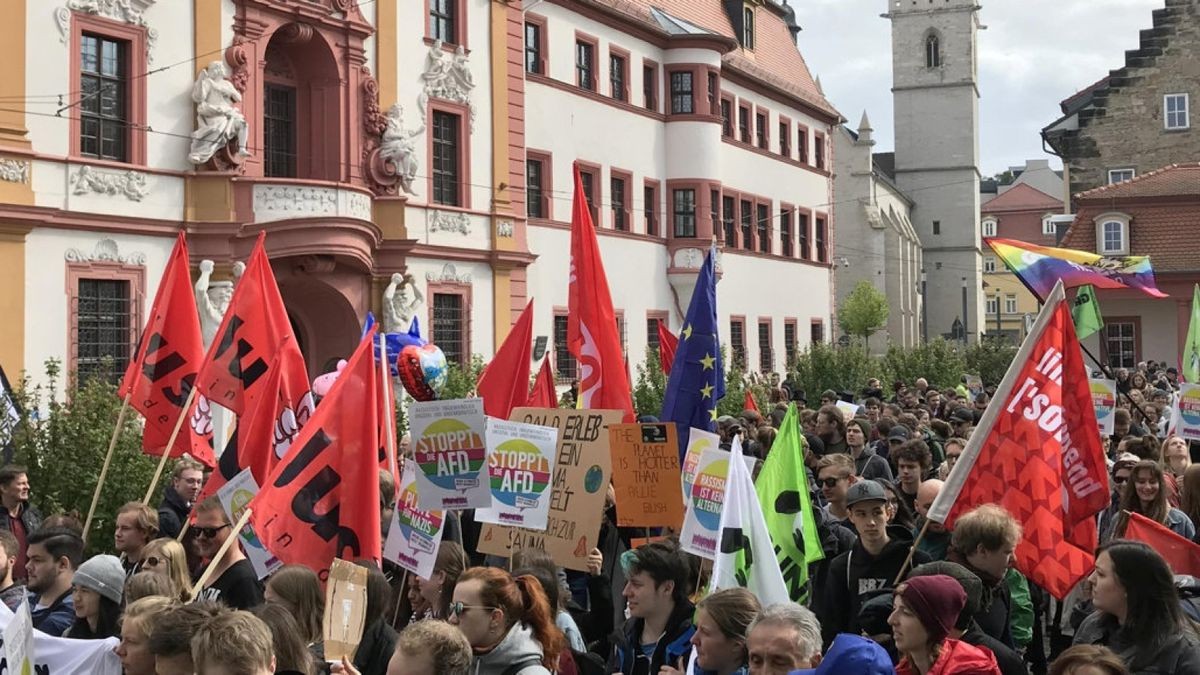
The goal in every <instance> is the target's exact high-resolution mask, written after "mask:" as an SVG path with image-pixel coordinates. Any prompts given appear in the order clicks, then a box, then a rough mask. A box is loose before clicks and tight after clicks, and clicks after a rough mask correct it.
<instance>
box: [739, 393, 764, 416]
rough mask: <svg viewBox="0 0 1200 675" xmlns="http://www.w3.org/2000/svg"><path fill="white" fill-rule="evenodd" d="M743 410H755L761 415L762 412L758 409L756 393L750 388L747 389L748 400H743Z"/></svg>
mask: <svg viewBox="0 0 1200 675" xmlns="http://www.w3.org/2000/svg"><path fill="white" fill-rule="evenodd" d="M742 410H753V411H754V412H756V413H758V414H760V415H761V414H762V413H761V412H759V411H758V404H757V403H755V402H754V394H753V393H752V392H751V391H750V389H749V388H747V389H746V400H745V401H743V402H742Z"/></svg>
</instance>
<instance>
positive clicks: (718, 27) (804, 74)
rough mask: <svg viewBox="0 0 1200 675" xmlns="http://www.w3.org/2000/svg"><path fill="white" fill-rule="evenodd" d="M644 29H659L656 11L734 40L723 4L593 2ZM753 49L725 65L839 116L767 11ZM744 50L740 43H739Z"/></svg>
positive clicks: (717, 0)
mask: <svg viewBox="0 0 1200 675" xmlns="http://www.w3.org/2000/svg"><path fill="white" fill-rule="evenodd" d="M594 1H595V2H597V3H598V4H603V5H607V6H609V7H611V8H613V9H616V10H618V11H620V12H622V13H623V14H626V15H628V16H631V17H634V18H637V19H639V20H640V21H641V22H642V23H649V24H652V25H653V26H654V27H656V28H657V24H656V22H655V21H654V19H653V18H652V17H651V15H650V9H651V8H652V7H653V8H655V9H658V10H659V11H662V12H665V13H667V14H669V15H671V16H673V17H676V18H679V19H683V20H684V21H687V22H688V23H692V24H695V25H696V26H698V27H700V28H703V29H705V30H708V31H711V32H713V33H715V34H717V35H720V36H722V37H727V38H731V39H736V37H737V36H736V35H734V32H733V25H732V24H730V22H729V16H728V15H727V14H725V9H724V8H723V7H722V5H721V0H594ZM756 16H757V21H756V26H755V28H756V29H757V33H756V39H757V44H755V49H753V50H746V49H743V48H742V47H741V46H739V47H737V48H736V49H734V50H733V51H732V52H730V53H728V54H726V55H725V56H724V59H723V60H724V62H725V63H726V64H727V65H730V66H732V67H733V68H734V69H736V70H738V71H741V72H743V73H745V74H746V75H748V76H750V77H752V78H755V79H758V80H761V81H763V82H765V83H767V84H769V85H771V86H773V87H776V88H778V89H781V90H783V91H784V92H787V93H788V94H791V95H792V96H795V97H796V98H799V99H801V100H803V101H805V102H806V103H808V104H809V105H811V106H813V107H814V108H816V109H818V110H821V111H823V112H825V113H827V114H829V115H831V116H833V117H836V118H839V119H840V118H841V114H840V113H839V112H838V111H837V109H836V108H834V107H833V104H831V103H830V102H829V100H828V99H826V98H825V95H824V94H823V93H821V90H820V88H818V87H817V83H816V80H815V79H814V78H813V76H812V72H811V71H809V69H808V64H807V63H805V61H804V56H803V55H801V54H800V50H799V48H797V47H796V43H795V41H794V40H793V39H792V34H791V32H790V31H789V30H788V26H787V23H786V22H784V20H783V18H782V17H780V16H779V15H778V14H776V13H775V12H774V11H773V10H772V9H770V8H768V7H761V8H760V9H759V11H758V12H757V13H756ZM739 44H740V43H739Z"/></svg>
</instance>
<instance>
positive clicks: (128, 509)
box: [117, 502, 158, 541]
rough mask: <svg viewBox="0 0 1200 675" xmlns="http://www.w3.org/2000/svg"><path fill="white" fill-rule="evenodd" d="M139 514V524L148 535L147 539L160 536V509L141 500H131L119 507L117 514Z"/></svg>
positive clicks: (140, 528)
mask: <svg viewBox="0 0 1200 675" xmlns="http://www.w3.org/2000/svg"><path fill="white" fill-rule="evenodd" d="M126 513H136V514H137V526H138V529H139V530H141V531H142V532H143V533H144V534H145V535H146V541H150V540H151V539H153V538H155V537H157V536H158V511H155V510H154V509H151V508H150V507H149V506H146V505H145V504H143V503H141V502H129V503H127V504H125V505H124V506H122V507H121V508H119V509H117V515H118V516H121V515H124V514H126Z"/></svg>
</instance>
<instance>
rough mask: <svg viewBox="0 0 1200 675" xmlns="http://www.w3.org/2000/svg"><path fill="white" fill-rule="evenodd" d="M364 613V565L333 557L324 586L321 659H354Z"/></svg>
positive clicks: (365, 585)
mask: <svg viewBox="0 0 1200 675" xmlns="http://www.w3.org/2000/svg"><path fill="white" fill-rule="evenodd" d="M366 616H367V568H365V567H362V566H359V565H355V564H354V563H351V562H346V561H345V560H342V559H341V558H334V559H333V564H332V565H330V567H329V583H328V585H327V586H326V587H325V621H324V622H323V624H324V631H323V632H324V635H325V643H324V647H325V661H326V662H328V663H340V662H341V661H342V659H343V658H345V660H347V661H353V660H354V652H356V651H358V644H359V643H360V642H362V635H363V628H365V627H366Z"/></svg>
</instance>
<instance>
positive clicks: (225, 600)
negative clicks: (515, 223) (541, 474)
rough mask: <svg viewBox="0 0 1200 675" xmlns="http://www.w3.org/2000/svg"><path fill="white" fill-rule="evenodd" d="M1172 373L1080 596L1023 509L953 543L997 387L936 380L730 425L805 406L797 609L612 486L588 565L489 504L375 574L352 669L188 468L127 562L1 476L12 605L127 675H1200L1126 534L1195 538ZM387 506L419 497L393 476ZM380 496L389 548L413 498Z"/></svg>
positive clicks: (138, 534)
mask: <svg viewBox="0 0 1200 675" xmlns="http://www.w3.org/2000/svg"><path fill="white" fill-rule="evenodd" d="M1172 370H1173V369H1166V368H1162V367H1156V365H1155V364H1148V365H1147V366H1145V367H1142V368H1139V369H1137V370H1136V371H1135V372H1133V373H1131V374H1126V375H1125V376H1124V378H1123V383H1124V384H1123V386H1124V387H1125V392H1126V393H1128V394H1130V396H1128V397H1123V398H1122V401H1121V402H1120V403H1119V405H1120V406H1121V407H1120V408H1119V410H1118V415H1117V425H1116V432H1115V433H1114V434H1113V435H1112V436H1111V437H1110V438H1106V439H1105V441H1106V447H1107V448H1108V450H1109V458H1110V463H1111V479H1112V480H1111V490H1112V500H1111V504H1112V506H1111V507H1110V508H1109V509H1108V510H1106V511H1105V512H1104V513H1103V514H1101V516H1100V518H1099V523H1098V525H1099V528H1100V533H1101V535H1100V543H1101V545H1100V548H1099V550H1098V552H1097V560H1096V565H1095V570H1094V571H1093V572H1092V573H1091V574H1090V575H1089V576H1088V577H1087V578H1086V579H1084V580H1083V581H1082V582H1080V584H1079V585H1078V586H1077V587H1076V588H1075V589H1074V590H1073V591H1072V593H1071V595H1069V596H1068V597H1067V598H1066V599H1065V600H1063V601H1058V600H1055V599H1053V598H1051V597H1050V596H1049V595H1048V594H1047V593H1046V592H1044V591H1043V590H1042V589H1040V588H1038V587H1037V586H1036V585H1035V584H1032V583H1030V582H1029V580H1028V579H1026V578H1025V577H1024V576H1023V575H1022V574H1021V573H1020V572H1018V571H1017V570H1016V569H1014V567H1013V562H1014V559H1013V552H1014V549H1015V548H1016V546H1017V543H1018V541H1019V540H1020V538H1021V532H1022V524H1021V523H1020V522H1018V521H1017V520H1016V519H1015V518H1014V517H1013V516H1012V515H1011V514H1009V513H1008V512H1006V511H1005V510H1004V509H1003V508H1001V507H1000V506H998V505H994V504H986V505H982V506H979V507H977V508H975V509H973V510H971V511H969V512H967V513H966V514H964V515H962V516H961V517H960V518H958V519H957V520H956V522H955V523H954V527H953V530H949V529H947V528H946V527H944V526H942V525H940V524H938V523H932V522H930V523H928V526H926V525H927V523H926V522H925V519H926V515H927V514H928V511H929V509H930V507H931V504H932V503H933V502H934V500H935V499H936V497H937V495H938V493H939V491H940V490H941V489H942V487H943V480H944V479H945V478H946V476H947V474H948V473H949V471H950V470H951V469H952V468H953V467H954V465H955V462H956V461H957V460H958V458H959V456H960V455H961V454H962V453H963V451H964V449H965V448H966V447H967V446H968V443H969V441H970V438H971V436H972V434H973V433H975V432H974V428H975V426H976V425H977V424H978V423H979V421H980V418H981V416H982V414H983V412H984V411H985V410H986V408H987V406H988V405H989V402H990V394H989V391H987V390H984V389H977V390H975V391H972V390H970V389H968V387H967V383H966V382H965V381H964V382H963V383H961V384H960V385H959V386H957V387H954V388H949V389H938V388H936V387H933V386H930V385H929V384H928V383H926V382H925V381H924V380H917V381H916V382H914V383H913V384H912V386H906V385H905V384H904V383H895V384H894V386H893V387H892V392H893V393H892V395H891V396H885V394H884V391H883V390H882V388H881V386H880V383H879V382H878V381H877V380H871V381H869V382H867V383H866V386H865V387H864V388H863V389H861V390H859V391H858V392H856V393H851V394H847V393H846V392H836V391H825V392H822V393H821V395H820V397H819V401H818V402H817V404H816V405H814V406H813V407H811V408H809V407H808V400H807V397H806V395H805V393H804V392H803V391H802V390H801V389H800V388H799V387H797V386H796V385H795V384H794V383H793V382H791V381H790V380H785V381H784V382H781V383H779V384H777V385H776V386H775V387H773V388H772V399H773V400H772V402H771V405H769V406H766V407H767V408H768V410H767V412H766V414H765V415H763V414H759V413H758V412H756V411H749V410H748V411H745V412H744V413H742V414H741V415H740V416H737V417H732V416H730V417H722V418H720V419H719V420H718V430H719V432H720V435H721V439H722V444H723V445H724V446H726V447H728V446H729V445H730V444H732V442H733V440H734V438H735V437H740V438H741V439H742V441H743V444H744V447H745V448H746V451H747V454H749V455H753V456H754V457H756V458H758V459H760V460H761V459H765V458H766V457H768V456H769V454H770V453H771V451H772V444H773V443H774V440H775V435H776V431H777V429H778V427H779V425H780V424H781V422H782V420H783V417H784V414H785V412H786V408H787V405H788V404H789V403H793V402H794V403H796V404H797V405H798V406H799V407H800V409H801V423H802V426H803V431H804V436H805V448H806V455H805V464H806V466H807V469H808V471H809V474H810V475H809V485H810V487H811V490H812V498H813V503H814V504H815V505H816V506H817V507H819V508H816V509H814V510H815V517H816V520H817V521H818V522H817V531H818V534H819V536H820V540H821V545H822V547H823V549H824V553H825V557H824V560H822V561H820V562H817V563H814V564H813V565H812V566H811V568H810V576H809V579H810V581H809V585H808V587H807V588H806V591H805V594H804V597H799V598H793V600H795V601H796V602H786V603H777V604H770V605H767V606H763V604H762V603H761V601H760V599H759V598H757V597H755V596H754V595H753V594H752V593H750V592H749V591H747V590H746V589H744V588H729V589H724V590H719V591H716V592H711V593H706V591H707V588H708V575H709V572H710V569H709V565H707V564H704V563H702V561H701V560H700V559H699V558H697V557H695V556H692V555H690V554H688V553H686V552H685V551H684V550H683V549H682V548H681V547H680V545H679V542H678V539H677V538H676V537H675V533H673V532H670V531H665V532H662V533H660V536H658V537H652V538H650V540H648V541H645V540H641V541H635V539H637V538H639V537H644V536H645V534H646V533H645V531H644V530H638V531H632V530H627V529H625V528H620V527H618V526H617V525H616V523H617V522H618V519H617V516H616V509H617V505H616V504H615V499H614V498H613V494H612V490H611V488H610V490H609V499H608V501H607V503H606V505H605V513H604V518H603V524H602V526H601V532H600V539H599V543H598V545H597V546H596V548H594V549H593V550H592V551H591V552H590V555H589V556H588V565H587V567H588V569H587V570H586V571H578V570H565V569H563V568H562V567H560V566H559V565H557V564H556V563H555V561H554V560H553V559H552V558H551V557H550V556H548V555H547V554H546V553H545V552H542V551H537V550H528V549H527V550H518V551H515V552H514V555H513V558H512V559H497V558H495V557H486V556H483V555H480V554H478V553H477V552H476V544H477V543H478V537H479V529H480V528H479V526H478V524H477V523H475V522H474V518H473V514H472V512H470V511H463V512H451V513H449V514H447V523H446V529H445V534H444V538H443V540H442V543H441V544H440V548H439V549H438V552H437V556H436V563H435V565H434V571H433V573H432V574H431V575H430V576H429V577H428V578H422V577H418V576H415V575H411V574H407V573H404V572H403V571H402V570H400V569H399V568H398V567H395V566H393V565H392V563H390V562H389V561H386V560H385V561H383V565H382V567H381V566H379V565H377V564H376V563H375V562H373V561H358V562H357V564H359V565H362V566H363V567H365V568H366V569H367V579H368V582H367V588H366V590H367V603H366V609H365V618H364V625H365V629H364V631H363V635H362V637H361V641H360V643H359V645H358V648H357V650H356V651H355V653H354V656H353V658H344V659H341V660H340V661H338V662H330V660H329V659H327V658H326V654H325V647H324V635H325V632H324V622H325V614H326V607H325V602H326V600H325V591H324V588H323V584H322V581H321V579H320V578H319V577H318V575H317V574H316V573H315V572H314V571H313V570H311V569H309V568H307V567H303V566H296V565H286V566H284V567H282V568H280V569H279V570H277V571H275V572H274V573H272V574H271V575H270V576H269V577H268V578H266V579H265V582H260V580H259V579H258V577H257V574H256V573H255V569H254V566H253V565H252V564H251V563H250V561H249V560H248V559H247V558H246V556H245V554H244V553H243V551H242V550H241V548H240V546H239V545H237V544H236V542H234V545H232V546H229V547H228V548H227V549H226V551H225V553H224V554H222V555H221V556H220V558H219V559H217V560H215V561H214V560H213V558H214V557H215V556H217V554H218V553H219V552H220V551H221V549H222V548H223V546H222V545H223V544H224V543H225V542H226V541H227V540H228V539H229V538H230V537H236V536H237V533H236V532H233V531H232V523H231V522H230V519H229V516H228V514H227V513H226V512H225V510H224V509H223V508H222V506H221V504H220V502H219V501H218V500H217V499H216V498H211V499H208V500H205V501H201V502H200V503H196V500H197V498H198V497H199V495H200V492H201V490H202V487H203V484H204V479H205V475H204V467H203V466H202V465H200V464H198V463H196V462H194V461H192V460H190V459H187V458H185V459H182V460H179V462H178V463H177V464H176V465H175V467H174V469H173V471H172V473H171V474H170V479H169V483H168V485H167V486H166V487H165V490H164V494H163V498H162V501H161V504H160V505H159V507H158V509H157V510H155V509H153V508H151V507H148V506H146V505H144V504H141V503H137V502H132V503H129V504H126V505H125V506H123V507H122V508H120V509H119V510H118V512H117V513H116V514H115V532H114V535H113V540H112V545H111V547H108V546H102V547H101V548H104V549H108V550H110V551H111V553H103V554H98V555H94V556H92V557H90V558H87V559H86V560H85V559H84V551H85V543H84V538H83V533H82V529H83V528H82V526H81V524H80V523H79V521H78V520H77V519H76V518H74V517H72V516H71V515H62V514H56V515H52V516H50V517H47V518H43V517H42V515H41V514H40V513H39V512H38V510H37V509H36V508H35V507H34V506H33V505H32V504H30V502H29V495H30V484H29V480H28V473H27V471H26V470H25V469H24V468H22V467H20V466H13V465H9V466H5V467H3V468H0V573H2V574H3V578H2V579H0V602H3V603H4V605H6V606H7V607H8V608H9V609H12V610H17V609H18V608H19V607H20V605H21V604H22V603H23V602H26V601H28V604H29V607H30V610H31V615H32V620H33V624H34V627H35V628H36V629H37V630H39V631H41V632H42V633H45V634H47V635H50V636H62V637H66V638H73V639H79V640H95V639H105V638H116V639H117V641H118V645H117V647H116V650H115V651H116V654H117V656H119V658H120V660H121V663H122V666H123V668H124V672H125V673H126V674H127V675H154V674H157V675H183V674H187V675H192V674H193V673H195V674H198V675H264V674H267V673H301V674H304V675H315V674H317V673H327V672H331V673H347V674H350V675H358V674H362V675H385V674H386V675H466V674H467V673H473V674H475V675H550V674H551V673H556V674H563V675H576V674H582V675H592V674H605V675H609V674H615V673H621V674H623V675H784V674H785V673H829V674H835V673H836V674H841V673H853V674H857V673H862V674H864V675H873V674H882V673H900V674H902V675H910V674H911V675H953V674H960V675H992V674H996V675H1001V674H1002V675H1018V674H1025V675H1028V674H1029V673H1037V674H1038V675H1041V674H1044V673H1051V674H1052V675H1096V674H1109V675H1120V674H1125V673H1134V674H1149V673H1183V674H1195V675H1200V632H1198V626H1200V624H1197V623H1195V622H1194V621H1195V620H1196V619H1200V606H1194V605H1192V604H1191V603H1190V601H1189V600H1188V599H1187V598H1186V597H1183V596H1181V593H1180V591H1179V588H1178V587H1177V583H1176V578H1175V577H1174V576H1173V574H1172V570H1171V569H1170V567H1169V565H1168V564H1167V563H1166V562H1165V561H1164V559H1163V557H1162V556H1160V555H1159V554H1158V553H1157V552H1156V551H1154V550H1153V549H1152V548H1151V547H1149V546H1147V545H1146V544H1144V543H1141V542H1137V541H1131V540H1128V539H1125V538H1124V535H1125V528H1126V526H1127V523H1128V516H1127V513H1137V514H1140V515H1142V516H1145V517H1146V518H1150V519H1152V520H1154V521H1155V522H1158V523H1161V524H1162V525H1164V526H1166V527H1168V528H1170V529H1171V530H1172V531H1174V532H1176V533H1178V534H1180V535H1182V536H1184V537H1187V538H1189V539H1195V538H1196V536H1197V535H1196V527H1195V523H1196V522H1197V520H1196V518H1197V517H1200V465H1197V466H1192V465H1191V450H1192V448H1191V447H1190V446H1189V443H1188V442H1187V441H1185V440H1183V439H1182V438H1179V437H1177V436H1170V435H1167V434H1166V430H1165V429H1159V428H1157V427H1156V422H1157V420H1154V419H1147V420H1145V421H1144V422H1140V423H1135V422H1133V420H1132V418H1131V416H1130V414H1129V413H1130V408H1131V407H1135V406H1144V402H1149V403H1150V406H1151V407H1153V405H1154V403H1153V402H1154V401H1155V400H1156V399H1158V398H1160V396H1159V393H1160V392H1159V390H1158V389H1148V387H1150V386H1151V385H1148V384H1147V383H1153V387H1166V388H1168V389H1170V388H1171V387H1173V386H1175V381H1176V378H1175V377H1174V373H1173V372H1172ZM1137 392H1142V394H1141V396H1142V397H1143V400H1142V401H1139V400H1138V397H1137V396H1134V394H1135V393H1137ZM1169 396H1170V394H1169V392H1168V393H1167V397H1168V399H1169ZM1121 413H1124V414H1121ZM1160 417H1161V415H1160ZM408 445H409V439H408V438H404V439H402V440H401V444H400V446H401V450H402V451H403V450H404V449H405V448H407V446H408ZM380 493H381V495H385V496H386V495H395V484H394V482H393V477H392V476H391V474H390V473H388V472H381V474H380ZM381 502H382V503H381V504H380V521H381V525H382V527H383V529H384V534H385V536H386V529H387V527H388V525H389V524H390V522H391V512H392V509H393V508H394V506H395V505H394V503H392V501H391V500H390V499H388V498H387V497H384V498H383V499H382V500H381ZM922 530H924V534H923V535H922V536H920V537H919V538H920V541H919V543H918V544H917V545H916V546H915V548H914V543H915V540H916V539H917V534H918V533H919V532H921V531H922ZM181 535H182V536H181ZM210 566H211V568H212V570H211V575H210V576H208V577H207V581H206V582H205V583H204V585H203V587H202V588H198V589H193V584H194V583H195V580H196V579H197V578H198V576H199V575H200V573H201V571H202V570H204V569H205V568H207V567H210ZM1193 587H1195V586H1194V585H1193Z"/></svg>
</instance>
